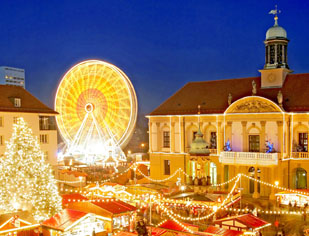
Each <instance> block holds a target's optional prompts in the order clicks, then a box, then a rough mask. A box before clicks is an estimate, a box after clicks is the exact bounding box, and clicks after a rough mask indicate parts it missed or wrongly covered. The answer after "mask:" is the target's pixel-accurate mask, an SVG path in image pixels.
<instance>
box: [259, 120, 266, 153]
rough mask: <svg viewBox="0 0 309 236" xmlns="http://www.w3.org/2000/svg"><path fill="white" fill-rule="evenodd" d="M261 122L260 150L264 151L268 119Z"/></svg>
mask: <svg viewBox="0 0 309 236" xmlns="http://www.w3.org/2000/svg"><path fill="white" fill-rule="evenodd" d="M260 124H261V136H260V141H261V142H260V152H263V151H264V148H265V136H266V135H265V126H266V121H260Z"/></svg>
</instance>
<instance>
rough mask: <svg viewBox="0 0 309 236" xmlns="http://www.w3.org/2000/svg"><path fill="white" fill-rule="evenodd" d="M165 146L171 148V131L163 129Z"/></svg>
mask: <svg viewBox="0 0 309 236" xmlns="http://www.w3.org/2000/svg"><path fill="white" fill-rule="evenodd" d="M163 147H164V148H169V147H170V132H169V131H163Z"/></svg>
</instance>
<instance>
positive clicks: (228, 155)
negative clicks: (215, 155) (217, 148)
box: [219, 152, 279, 166]
mask: <svg viewBox="0 0 309 236" xmlns="http://www.w3.org/2000/svg"><path fill="white" fill-rule="evenodd" d="M278 159H279V153H261V152H221V153H220V157H219V161H220V162H221V163H223V164H234V165H246V166H248V165H253V166H254V165H258V166H273V165H277V164H278Z"/></svg>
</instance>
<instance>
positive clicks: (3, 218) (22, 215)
mask: <svg viewBox="0 0 309 236" xmlns="http://www.w3.org/2000/svg"><path fill="white" fill-rule="evenodd" d="M14 216H18V218H19V219H22V220H24V221H27V222H29V223H31V224H37V223H38V222H37V221H36V220H35V219H34V218H33V216H32V214H31V213H30V212H28V211H17V212H13V213H7V214H0V225H3V224H4V223H5V222H7V221H8V220H9V219H11V218H12V217H14ZM0 229H1V228H0Z"/></svg>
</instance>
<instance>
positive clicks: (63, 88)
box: [55, 60, 137, 164]
mask: <svg viewBox="0 0 309 236" xmlns="http://www.w3.org/2000/svg"><path fill="white" fill-rule="evenodd" d="M55 110H56V111H57V112H58V113H59V115H58V116H57V117H56V119H57V124H58V127H59V130H60V133H61V135H62V137H63V139H64V141H65V143H66V144H67V149H66V151H65V154H64V156H72V157H73V158H74V159H76V160H77V161H79V162H82V163H87V164H89V163H90V164H101V163H102V164H104V163H106V162H110V161H114V162H116V164H117V163H118V162H119V161H125V156H124V153H123V152H122V150H121V149H122V148H123V147H125V145H126V144H127V142H128V141H129V139H130V137H131V135H132V132H133V129H134V126H135V123H136V118H137V98H136V94H135V91H134V88H133V86H132V84H131V82H130V80H129V78H128V77H127V76H126V75H125V74H124V72H123V71H121V70H120V69H119V68H118V67H116V66H114V65H112V64H110V63H107V62H104V61H99V60H88V61H83V62H81V63H79V64H77V65H75V66H73V67H72V68H71V69H70V70H69V71H68V72H67V73H66V74H65V75H64V76H63V78H62V80H61V82H60V84H59V87H58V90H57V93H56V98H55Z"/></svg>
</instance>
